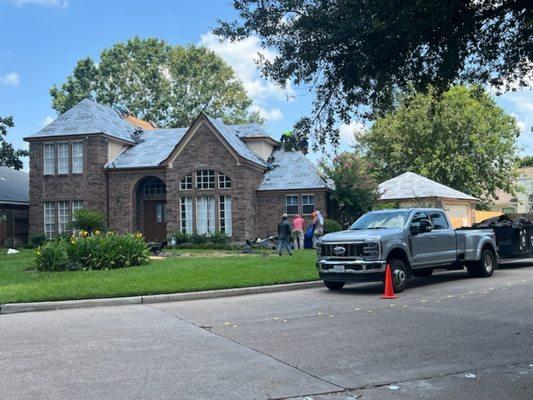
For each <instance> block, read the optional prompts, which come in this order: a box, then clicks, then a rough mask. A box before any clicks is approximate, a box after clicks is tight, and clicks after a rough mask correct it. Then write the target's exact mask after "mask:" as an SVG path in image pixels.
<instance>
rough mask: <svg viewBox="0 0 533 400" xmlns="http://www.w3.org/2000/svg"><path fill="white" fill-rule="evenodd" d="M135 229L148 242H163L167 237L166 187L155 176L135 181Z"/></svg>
mask: <svg viewBox="0 0 533 400" xmlns="http://www.w3.org/2000/svg"><path fill="white" fill-rule="evenodd" d="M135 192H136V193H135V197H136V200H137V201H136V212H135V215H136V219H137V224H136V225H137V229H138V230H139V231H140V232H142V234H143V235H144V237H145V238H146V240H147V241H149V242H164V241H165V240H166V238H167V212H166V202H167V187H166V185H165V182H163V181H162V180H161V179H160V178H157V177H155V176H148V177H145V178H143V179H141V180H140V181H139V182H138V183H137V188H136V190H135Z"/></svg>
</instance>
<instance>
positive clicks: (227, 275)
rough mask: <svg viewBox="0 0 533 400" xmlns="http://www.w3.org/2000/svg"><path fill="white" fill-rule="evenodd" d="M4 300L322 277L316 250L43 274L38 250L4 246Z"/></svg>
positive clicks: (210, 254) (192, 255)
mask: <svg viewBox="0 0 533 400" xmlns="http://www.w3.org/2000/svg"><path fill="white" fill-rule="evenodd" d="M0 251H1V254H0V304H3V303H13V302H27V301H44V300H66V299H88V298H97V297H120V296H133V295H148V294H158V293H175V292H189V291H199V290H212V289H226V288H236V287H246V286H259V285H270V284H276V283H287V282H303V281H310V280H315V279H318V274H317V272H316V270H315V252H314V251H312V250H304V251H300V252H295V255H293V256H292V257H288V256H286V255H284V256H283V257H279V256H278V255H277V254H273V253H267V254H265V255H248V254H246V255H243V254H240V253H238V252H228V251H206V250H176V251H173V252H171V253H172V254H173V256H172V257H169V258H166V259H164V260H152V261H150V263H149V264H147V265H143V266H140V267H132V268H123V269H115V270H107V271H79V272H38V271H36V270H35V269H34V268H33V266H32V263H33V255H34V250H23V251H21V253H20V254H16V255H9V256H8V255H6V252H5V250H4V249H2V250H0Z"/></svg>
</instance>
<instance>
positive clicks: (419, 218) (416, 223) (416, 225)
mask: <svg viewBox="0 0 533 400" xmlns="http://www.w3.org/2000/svg"><path fill="white" fill-rule="evenodd" d="M423 219H429V218H428V215H427V214H426V213H425V212H420V211H419V212H416V213H415V215H413V220H412V221H411V228H419V227H420V221H422V220H423Z"/></svg>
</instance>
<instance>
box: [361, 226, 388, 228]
mask: <svg viewBox="0 0 533 400" xmlns="http://www.w3.org/2000/svg"><path fill="white" fill-rule="evenodd" d="M366 229H389V228H387V227H386V226H373V227H372V228H366Z"/></svg>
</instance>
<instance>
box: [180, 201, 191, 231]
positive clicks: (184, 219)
mask: <svg viewBox="0 0 533 400" xmlns="http://www.w3.org/2000/svg"><path fill="white" fill-rule="evenodd" d="M192 226H193V225H192V198H190V197H182V198H181V199H180V228H181V232H182V233H187V234H189V235H191V234H192V231H193V230H192Z"/></svg>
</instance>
